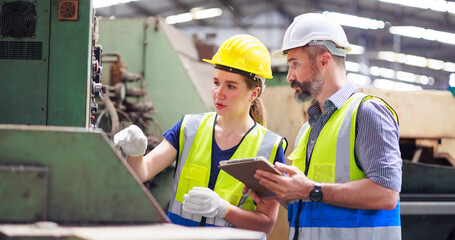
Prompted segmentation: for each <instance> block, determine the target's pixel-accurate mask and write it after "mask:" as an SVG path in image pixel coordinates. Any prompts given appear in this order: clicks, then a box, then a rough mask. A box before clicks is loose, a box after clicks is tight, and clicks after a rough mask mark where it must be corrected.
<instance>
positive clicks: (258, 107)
mask: <svg viewBox="0 0 455 240" xmlns="http://www.w3.org/2000/svg"><path fill="white" fill-rule="evenodd" d="M245 82H246V85H247V87H248V89H255V88H256V87H259V88H260V89H261V91H260V92H259V94H258V97H257V98H256V99H255V100H253V102H251V106H250V116H251V117H252V118H253V120H254V121H255V122H257V123H259V124H261V125H262V126H264V127H266V126H267V112H266V110H265V107H264V104H263V103H262V100H261V99H260V98H259V97H260V96H261V94H262V82H261V81H258V80H255V79H254V78H252V77H247V76H245Z"/></svg>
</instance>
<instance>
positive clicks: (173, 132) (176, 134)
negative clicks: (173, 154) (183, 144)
mask: <svg viewBox="0 0 455 240" xmlns="http://www.w3.org/2000/svg"><path fill="white" fill-rule="evenodd" d="M181 126H182V120H180V121H179V122H178V123H177V124H175V125H174V126H173V127H172V128H171V129H169V130H168V131H167V132H165V133H164V134H163V137H164V138H166V140H167V141H168V142H170V143H171V144H172V146H174V148H175V149H176V150H177V153H178V152H179V138H180V127H181Z"/></svg>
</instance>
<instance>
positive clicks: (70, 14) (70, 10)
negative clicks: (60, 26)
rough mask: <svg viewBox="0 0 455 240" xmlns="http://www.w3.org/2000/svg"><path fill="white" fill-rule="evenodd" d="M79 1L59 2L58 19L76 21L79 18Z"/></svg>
mask: <svg viewBox="0 0 455 240" xmlns="http://www.w3.org/2000/svg"><path fill="white" fill-rule="evenodd" d="M78 8H79V2H78V1H62V0H60V2H58V20H71V21H75V20H77V18H78Z"/></svg>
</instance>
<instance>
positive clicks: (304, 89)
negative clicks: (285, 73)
mask: <svg viewBox="0 0 455 240" xmlns="http://www.w3.org/2000/svg"><path fill="white" fill-rule="evenodd" d="M311 80H312V81H311V82H304V83H301V82H297V81H294V82H292V84H291V86H292V87H295V86H297V87H299V88H300V89H301V91H300V92H295V93H294V99H295V101H296V102H298V103H306V102H308V101H311V100H313V99H314V98H316V95H318V94H319V93H320V92H321V88H322V82H323V80H322V78H321V75H319V73H316V74H314V75H313V76H312V78H311Z"/></svg>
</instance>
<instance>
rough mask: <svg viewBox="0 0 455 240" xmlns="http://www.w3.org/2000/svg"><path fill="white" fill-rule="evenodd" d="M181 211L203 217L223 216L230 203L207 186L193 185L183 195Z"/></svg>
mask: <svg viewBox="0 0 455 240" xmlns="http://www.w3.org/2000/svg"><path fill="white" fill-rule="evenodd" d="M183 199H184V201H183V211H187V212H190V213H193V214H198V215H202V216H204V217H217V218H224V217H226V215H227V213H228V212H229V207H230V204H229V202H228V201H226V200H224V199H222V198H220V196H218V194H217V193H216V192H214V191H212V190H211V189H209V188H205V187H194V188H193V189H192V190H190V191H189V192H188V194H185V195H184V196H183Z"/></svg>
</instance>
